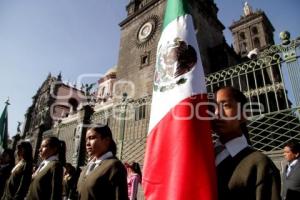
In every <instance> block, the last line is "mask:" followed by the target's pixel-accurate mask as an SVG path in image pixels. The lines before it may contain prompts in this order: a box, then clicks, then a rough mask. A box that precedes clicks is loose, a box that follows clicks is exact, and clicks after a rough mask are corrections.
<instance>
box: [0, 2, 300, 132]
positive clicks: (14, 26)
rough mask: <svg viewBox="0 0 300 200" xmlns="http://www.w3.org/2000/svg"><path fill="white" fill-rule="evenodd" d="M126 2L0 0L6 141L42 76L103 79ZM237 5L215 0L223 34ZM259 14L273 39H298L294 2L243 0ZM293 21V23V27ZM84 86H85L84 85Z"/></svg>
mask: <svg viewBox="0 0 300 200" xmlns="http://www.w3.org/2000/svg"><path fill="white" fill-rule="evenodd" d="M128 2H129V0H0V75H1V76H0V112H2V110H3V108H4V106H5V104H4V102H5V101H6V100H7V97H9V99H10V103H11V105H10V106H9V109H8V121H9V127H8V128H9V135H10V136H13V135H15V134H16V127H17V122H18V121H20V122H24V114H25V113H26V110H27V109H28V107H29V106H30V105H31V104H32V97H33V96H34V95H35V94H36V91H37V90H38V88H39V87H40V86H41V84H42V83H43V81H44V80H45V79H46V77H47V75H48V74H49V73H51V74H52V75H57V74H58V73H60V72H61V73H62V76H63V80H65V81H69V82H76V81H77V79H78V77H80V76H82V75H83V74H97V76H98V75H99V76H101V74H105V72H106V71H107V70H108V69H109V68H111V67H113V66H115V65H116V64H117V62H118V51H119V44H120V27H119V25H118V24H119V23H120V22H121V21H122V20H123V19H125V17H126V9H125V7H126V5H127V4H128ZM244 2H245V1H242V0H215V3H216V4H217V6H218V8H219V12H218V18H219V19H220V21H221V22H222V23H223V24H224V26H225V27H226V29H225V30H224V35H225V38H226V41H227V43H228V44H231V43H232V36H231V33H230V31H229V30H228V27H229V26H230V25H231V24H232V22H233V20H238V19H239V18H240V16H241V15H242V14H243V4H244ZM248 3H249V4H250V5H251V6H252V8H253V9H254V10H256V9H258V8H259V9H262V10H263V11H265V13H266V15H267V16H268V17H269V19H270V21H271V23H272V24H273V26H274V28H275V29H276V31H275V33H274V39H275V43H279V42H280V40H279V37H278V35H279V33H280V32H281V31H283V30H288V31H290V33H291V37H292V38H295V37H298V36H300V26H299V22H298V21H299V19H300V14H299V12H298V11H299V8H300V1H299V0H249V1H248ZM297 20H298V21H297ZM86 81H87V82H89V81H90V80H86Z"/></svg>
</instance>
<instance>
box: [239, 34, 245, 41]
mask: <svg viewBox="0 0 300 200" xmlns="http://www.w3.org/2000/svg"><path fill="white" fill-rule="evenodd" d="M240 39H241V40H244V39H246V35H245V33H244V32H241V33H240Z"/></svg>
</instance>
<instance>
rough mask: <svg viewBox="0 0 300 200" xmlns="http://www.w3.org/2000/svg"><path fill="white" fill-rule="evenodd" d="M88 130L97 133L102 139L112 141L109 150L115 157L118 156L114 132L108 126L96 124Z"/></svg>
mask: <svg viewBox="0 0 300 200" xmlns="http://www.w3.org/2000/svg"><path fill="white" fill-rule="evenodd" d="M87 130H93V131H95V132H96V133H97V134H99V135H100V136H101V138H108V139H109V140H110V144H109V147H108V150H109V151H111V152H112V154H113V155H114V156H115V155H116V154H117V145H116V143H115V141H114V139H113V136H112V132H111V130H110V128H109V126H108V125H104V124H100V123H95V124H91V125H90V126H89V128H88V129H87Z"/></svg>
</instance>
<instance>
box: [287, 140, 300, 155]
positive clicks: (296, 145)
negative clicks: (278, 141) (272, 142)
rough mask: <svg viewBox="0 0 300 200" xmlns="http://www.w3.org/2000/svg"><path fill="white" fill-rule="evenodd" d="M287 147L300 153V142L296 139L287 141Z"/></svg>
mask: <svg viewBox="0 0 300 200" xmlns="http://www.w3.org/2000/svg"><path fill="white" fill-rule="evenodd" d="M285 147H289V148H290V149H291V151H292V152H293V153H294V154H296V153H300V144H299V143H298V142H296V141H295V140H292V141H289V142H287V143H285Z"/></svg>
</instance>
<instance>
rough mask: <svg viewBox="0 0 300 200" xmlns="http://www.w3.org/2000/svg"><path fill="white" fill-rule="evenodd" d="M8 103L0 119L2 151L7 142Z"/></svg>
mask: <svg viewBox="0 0 300 200" xmlns="http://www.w3.org/2000/svg"><path fill="white" fill-rule="evenodd" d="M8 105H9V103H8V101H7V102H6V105H5V107H4V110H3V112H2V115H1V117H0V146H1V147H2V148H3V149H6V148H7V140H8V128H7V126H8V120H7V107H8Z"/></svg>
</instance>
